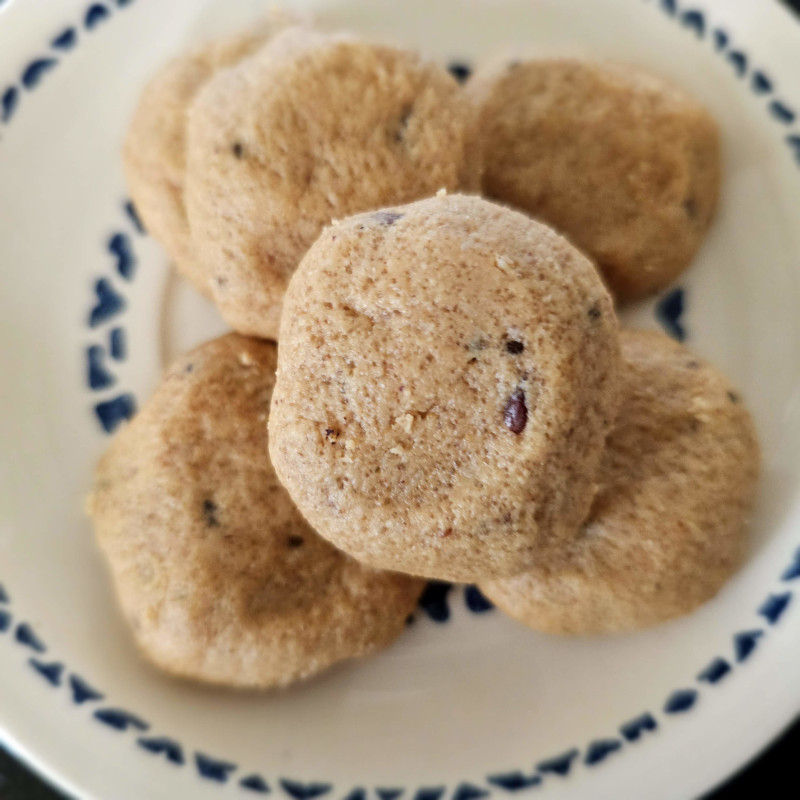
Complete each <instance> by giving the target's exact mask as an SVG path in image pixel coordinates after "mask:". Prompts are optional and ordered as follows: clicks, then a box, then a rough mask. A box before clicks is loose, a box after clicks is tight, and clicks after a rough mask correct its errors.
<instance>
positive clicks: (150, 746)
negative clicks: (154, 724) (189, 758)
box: [136, 736, 184, 766]
mask: <svg viewBox="0 0 800 800" xmlns="http://www.w3.org/2000/svg"><path fill="white" fill-rule="evenodd" d="M136 743H137V744H138V745H139V747H141V748H142V749H143V750H147V751H148V752H149V753H155V754H156V755H163V756H164V757H165V758H166V759H167V761H169V762H171V763H172V764H176V765H178V766H183V763H184V758H183V748H182V747H181V746H180V745H179V744H178V743H177V742H176V741H174V740H173V739H168V738H167V737H166V736H159V737H153V738H148V737H145V736H140V737H139V738H138V739H137V740H136Z"/></svg>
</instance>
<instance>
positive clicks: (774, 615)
mask: <svg viewBox="0 0 800 800" xmlns="http://www.w3.org/2000/svg"><path fill="white" fill-rule="evenodd" d="M791 599H792V593H791V592H786V593H785V594H772V595H770V596H769V597H768V598H767V599H766V600H765V601H764V604H763V605H762V606H761V608H759V609H758V613H759V614H761V616H762V617H764V619H765V620H766V621H767V622H769V624H770V625H774V624H775V623H776V622H777V621H778V620H779V619H780V618H781V617H782V616H783V612H784V611H786V608H787V606H788V605H789V603H790V601H791Z"/></svg>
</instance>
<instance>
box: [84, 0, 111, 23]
mask: <svg viewBox="0 0 800 800" xmlns="http://www.w3.org/2000/svg"><path fill="white" fill-rule="evenodd" d="M110 14H111V12H110V11H109V10H108V9H107V8H106V7H105V6H104V5H103V4H102V3H93V4H92V5H91V6H89V8H88V10H87V11H86V16H85V17H84V20H83V24H84V25H85V26H86V29H87V30H92V29H93V28H96V27H97V26H98V25H99V24H100V23H101V22H104V21H105V20H107V19H108V18H109V16H110Z"/></svg>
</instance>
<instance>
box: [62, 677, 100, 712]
mask: <svg viewBox="0 0 800 800" xmlns="http://www.w3.org/2000/svg"><path fill="white" fill-rule="evenodd" d="M69 686H70V689H72V702H73V703H75V705H76V706H82V705H83V704H84V703H91V702H93V701H95V700H103V699H104V698H105V696H104V695H103V693H102V692H98V691H97V689H95V688H94V687H93V686H91V685H90V684H89V683H88V682H87V681H85V680H84V679H83V678H81V676H80V675H75V674H74V673H73V674H72V675H70V676H69Z"/></svg>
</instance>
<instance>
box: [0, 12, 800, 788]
mask: <svg viewBox="0 0 800 800" xmlns="http://www.w3.org/2000/svg"><path fill="white" fill-rule="evenodd" d="M2 2H3V0H0V3H2ZM133 2H134V0H116V3H115V4H114V5H115V7H116V8H120V9H121V8H124V7H126V6H129V5H131V4H132V3H133ZM658 5H659V7H660V8H661V9H662V10H663V11H664V12H666V14H667V15H669V16H670V17H673V18H675V19H677V20H679V21H680V24H681V26H682V27H684V28H685V29H686V30H687V31H688V32H690V33H693V34H694V35H696V36H697V37H698V38H699V39H704V38H705V34H706V31H707V29H708V19H707V15H706V14H705V13H704V12H703V11H702V10H701V9H699V8H682V7H681V6H679V3H678V2H677V0H659V3H658ZM111 15H112V5H111V3H110V2H109V3H106V4H103V3H93V4H91V5H90V6H88V7H87V10H86V12H85V14H84V17H83V24H84V26H85V27H86V28H87V29H88V30H91V29H94V28H95V27H96V26H98V25H99V24H100V23H101V22H104V21H106V20H108V19H109V18H110V17H111ZM711 41H712V44H713V47H714V48H715V49H716V50H717V51H718V52H720V53H722V54H723V56H724V57H725V58H726V59H727V61H728V63H730V64H731V66H732V67H733V69H734V71H735V72H736V73H737V74H738V75H739V77H742V78H743V77H745V76H746V75H747V74H748V70H749V67H750V65H749V59H748V56H747V54H746V53H745V52H744V51H742V50H741V49H735V50H728V47H729V45H730V41H731V39H730V34H729V33H728V32H727V31H725V30H724V29H722V28H719V27H717V28H714V29H713V31H712V36H711ZM78 42H79V39H78V33H77V30H76V28H74V27H68V28H66V29H64V30H63V31H62V32H61V33H59V34H58V35H56V36H55V37H54V38H53V39H52V40H51V42H50V48H51V49H55V50H58V51H60V52H62V53H66V52H67V51H71V50H73V49H74V48H75V46H76V45H77V44H78ZM58 63H59V61H58V60H57V59H55V58H53V57H52V56H48V55H40V56H39V57H36V58H34V59H33V60H31V61H30V62H29V63H28V65H27V67H26V68H25V69H24V71H23V73H22V75H21V77H20V85H21V86H20V85H9V86H6V87H5V89H3V91H2V94H0V124H4V125H7V124H9V123H10V121H11V119H12V117H14V115H15V113H16V112H17V110H18V107H19V101H20V98H21V91H20V88H21V87H23V88H25V89H26V90H28V91H32V90H34V89H36V88H37V87H38V86H39V85H40V84H41V82H42V80H43V78H44V77H45V76H46V75H47V74H49V73H50V72H51V71H52V70H53V69H54V68H55V67H57V66H58ZM451 71H452V72H453V73H454V74H455V75H456V77H457V78H459V79H465V78H466V77H467V74H468V72H469V67H467V66H466V65H459V64H453V65H451ZM749 85H750V88H751V89H752V91H753V92H754V93H755V94H756V95H770V94H772V92H773V91H774V83H773V81H772V80H771V78H769V77H768V76H767V75H766V74H765V73H764V72H763V71H762V70H758V69H753V71H752V74H751V79H750V83H749ZM766 108H767V112H768V113H769V114H770V115H771V117H772V118H773V119H774V120H775V121H776V122H777V123H778V124H780V125H782V126H791V125H793V124H794V123H795V122H796V117H797V115H796V112H795V110H794V109H793V108H792V107H790V106H789V105H787V104H786V103H785V102H784V101H782V100H781V99H780V98H773V99H772V100H771V101H770V102H769V103H768V104H767V107H766ZM785 141H786V144H787V146H788V147H789V149H790V151H791V153H792V155H793V157H794V158H795V159H796V160H797V162H798V164H800V134H797V133H790V134H789V135H787V136H786V138H785ZM123 207H124V210H125V213H126V214H127V216H128V218H129V220H130V222H131V223H132V224H133V228H134V232H135V233H138V234H140V235H141V234H143V233H144V228H143V226H142V223H141V220H140V219H139V217H138V215H137V214H136V210H135V208H134V207H133V204H132V203H131V202H130V201H126V202H125V204H124V206H123ZM117 236H118V237H119V238H115V237H117ZM109 249H110V251H111V253H112V255H114V256H116V264H115V271H116V273H117V274H118V275H119V276H120V277H122V278H123V279H124V280H126V281H130V280H132V279H133V278H134V276H135V255H134V252H133V247H132V241H131V240H130V237H128V236H127V234H124V233H120V234H115V235H114V237H112V239H111V240H109ZM95 294H96V304H95V305H94V306H93V308H92V311H91V313H90V317H89V325H90V328H97V327H100V326H102V325H103V324H104V323H106V322H108V321H109V320H110V319H112V318H114V317H116V316H118V315H121V314H123V313H124V311H125V308H126V303H125V299H124V297H123V296H122V295H121V294H120V293H119V292H118V290H116V289H115V288H114V286H113V285H112V283H111V281H110V279H109V278H108V277H102V278H99V279H98V281H97V283H96V284H95ZM684 299H685V297H684V291H683V290H682V289H680V288H677V289H674V290H672V292H671V293H670V294H669V295H667V296H666V297H665V298H662V301H661V304H662V305H661V307H660V308H659V309H658V310H657V315H658V317H659V319H660V320H661V322H662V324H663V325H665V327H667V329H668V330H669V331H670V333H671V334H672V335H673V336H675V337H676V338H680V339H683V338H684V337H685V334H686V332H685V329H684V327H683V323H682V320H681V317H682V314H683V312H684ZM109 343H110V344H109V349H108V352H109V354H110V355H111V358H112V359H114V360H116V361H120V360H123V359H124V358H125V357H126V350H127V348H126V343H125V329H124V328H123V327H122V326H121V325H117V326H116V327H115V328H114V329H113V330H112V331H111V332H110V334H109ZM95 346H97V347H99V348H100V349H101V351H103V350H104V347H105V345H104V344H100V343H96V345H95ZM97 359H98V364H100V365H101V366H102V367H103V368H104V369H107V364H104V362H102V360H101V359H100V358H99V355H98V356H97ZM87 383H88V384H89V388H90V389H91V390H102V389H103V388H105V386H104V385H102V384H104V383H105V381H104V380H102V379H101V380H99V381H97V380H96V381H95V383H96V384H97V385H95V386H92V383H93V381H92V379H91V377H89V378H88V380H87ZM95 412H96V414H97V416H98V418H99V419H100V422H101V424H102V426H103V429H104V430H105V431H106V432H108V433H111V432H113V430H114V429H115V428H116V427H117V426H118V425H119V424H120V422H121V421H122V420H123V419H129V418H130V416H132V414H133V413H134V412H135V399H134V398H133V395H131V394H123V395H120V396H119V397H117V398H113V399H112V400H111V401H106V403H100V404H97V405H96V406H95ZM797 578H800V551H798V552H797V553H796V554H795V555H794V558H793V560H792V562H791V563H790V564H789V565H788V566H787V567H786V568H785V570H784V572H783V573H782V575H781V580H782V581H784V582H788V581H793V580H795V579H797ZM452 589H453V587H452V586H451V585H449V584H434V585H432V587H429V590H427V594H428V596H427V598H426V602H425V603H424V604H423V606H422V607H423V610H424V611H425V612H426V613H427V614H428V616H429V617H430V618H431V619H433V620H434V621H437V622H445V621H447V620H448V619H449V618H450V608H449V598H450V595H451V592H452ZM791 598H792V593H791V592H783V593H781V594H771V595H769V596H768V597H767V599H766V600H765V601H764V602H763V603H762V604H761V606H759V608H758V609H757V613H758V614H759V615H760V616H761V617H763V618H764V619H765V620H766V621H767V623H768V624H769V625H775V624H776V623H778V621H779V620H780V618H781V617H782V615H783V614H784V613H785V612H786V610H787V608H789V606H790V601H791ZM464 601H465V604H466V606H467V608H468V609H469V610H470V611H472V612H474V613H483V612H485V611H487V610H488V609H489V608H490V607H491V604H490V603H489V601H488V600H486V598H483V596H482V595H480V593H479V592H478V590H477V589H476V588H475V587H467V588H466V589H465V590H464ZM9 602H10V600H9V598H8V595H7V594H6V592H5V591H4V589H3V587H2V586H0V603H5V604H8V603H9ZM11 627H12V616H11V612H10V610H8V609H6V608H4V609H0V633H2V632H6V631H8V630H10V629H11ZM765 633H766V631H765V630H761V629H754V630H748V631H742V632H739V633H737V634H735V635H734V639H733V647H734V657H735V660H736V662H737V664H741V663H742V662H744V661H746V660H747V659H748V658H749V657H750V656H751V654H752V653H753V652H754V650H755V649H756V647H757V644H758V642H759V641H760V639H761V638H762V637H763V636H764V634H765ZM14 641H15V642H16V643H17V644H18V645H20V646H22V647H24V648H26V649H31V650H34V651H35V652H37V653H44V652H45V651H46V649H47V648H46V646H45V645H44V643H43V642H42V641H41V639H40V638H39V637H38V636H37V635H36V634H35V633H34V631H33V629H32V628H31V626H30V625H29V624H28V623H24V622H23V623H20V624H19V625H17V627H16V629H15V634H14ZM29 663H30V665H31V667H32V668H33V669H35V670H36V671H37V672H38V673H39V674H40V675H41V676H42V677H43V678H44V679H45V680H47V681H48V682H49V683H51V684H52V685H53V686H54V687H60V686H61V685H63V681H62V678H63V674H64V672H65V669H66V668H65V667H64V665H63V664H62V663H61V662H52V663H48V662H43V661H41V660H39V659H35V658H31V659H29ZM732 670H733V666H732V665H731V663H730V661H728V660H726V659H725V658H723V657H721V656H717V657H715V658H714V659H712V660H711V661H710V662H709V664H708V665H707V666H706V668H705V669H703V670H702V671H701V672H700V673H699V674H698V676H697V680H698V682H699V683H706V684H715V683H717V682H718V681H720V680H722V678H723V677H725V676H727V675H728V674H730V673H731V672H732ZM68 684H69V688H70V691H71V692H72V697H73V701H74V702H75V703H76V704H78V705H81V704H84V703H89V702H92V701H99V700H102V699H103V695H102V693H100V692H99V691H97V690H96V689H94V688H93V687H91V686H90V685H89V684H88V683H87V682H86V681H84V680H83V679H82V678H79V677H78V676H77V675H74V674H71V675H70V677H69V681H68ZM698 698H699V693H698V691H697V690H695V689H681V690H678V691H675V692H673V693H672V694H670V695H669V697H668V698H667V700H666V701H665V704H664V713H665V714H670V715H671V714H678V713H686V712H687V711H689V710H691V709H692V708H693V707H694V706H695V705H696V703H697V700H698ZM94 717H95V718H96V719H97V720H98V721H100V722H102V723H103V724H104V725H107V726H108V727H111V728H113V729H115V730H117V731H121V732H124V731H127V730H129V729H132V730H138V731H140V732H144V731H147V730H148V729H149V727H150V726H149V724H148V723H147V722H145V721H144V720H142V719H141V718H140V717H138V716H137V715H135V714H132V713H130V712H128V711H124V710H122V709H116V708H103V709H99V710H97V711H95V712H94ZM658 725H659V723H658V721H657V719H656V717H655V715H654V714H652V713H650V712H644V713H642V714H640V715H639V716H638V717H636V718H634V719H631V720H629V721H628V722H625V723H623V724H622V725H621V726H620V728H619V731H620V733H621V734H622V736H623V738H624V739H625V740H626V741H628V742H631V743H633V742H637V741H639V739H640V738H641V737H642V735H643V734H644V733H645V732H653V731H656V730H657V728H658ZM136 742H137V744H138V745H139V747H141V748H142V749H145V750H148V751H149V752H151V753H156V754H163V755H164V756H165V759H164V760H165V761H169V762H171V763H172V764H174V765H176V766H180V765H183V764H184V763H185V759H184V757H183V748H182V747H181V745H180V744H179V743H178V742H175V741H174V740H172V739H170V738H168V737H163V736H160V737H153V738H147V737H139V738H138V739H136ZM622 747H623V742H622V741H621V740H619V739H611V738H609V739H598V740H595V741H593V742H591V743H589V744H588V745H587V747H586V750H585V751H584V752H583V754H582V755H583V757H582V761H583V763H584V764H586V765H588V766H593V765H596V764H599V763H601V762H602V761H604V760H605V759H606V758H607V756H608V755H610V754H611V753H613V752H616V751H617V750H620V749H621V748H622ZM579 755H581V751H579V750H578V749H573V750H570V751H569V752H568V753H566V754H565V755H564V756H560V757H556V758H555V759H548V760H546V761H544V762H542V763H540V764H539V767H538V769H539V773H543V774H548V772H549V773H550V774H555V775H557V776H560V777H562V778H563V777H566V776H567V775H568V774H569V772H570V770H571V768H572V765H573V764H574V763H577V757H578V756H579ZM566 756H569V759H566ZM559 759H563V762H562V763H561V765H559ZM195 764H196V768H197V772H198V775H200V776H201V777H203V778H206V779H209V780H212V781H216V782H219V783H225V782H226V781H227V779H228V776H229V775H230V774H231V773H232V772H234V771H235V770H236V769H237V766H236V765H235V764H231V763H228V762H224V761H219V760H217V759H213V758H210V757H209V756H206V755H203V754H202V753H195ZM485 780H486V786H478V785H476V784H474V783H466V782H465V783H461V784H459V785H458V787H457V788H456V789H455V791H454V794H453V800H478V798H481V797H485V796H487V795H489V794H490V793H491V789H490V788H489V787H490V786H496V787H498V788H501V789H503V790H504V791H518V790H520V789H523V788H529V787H533V786H536V785H538V784H540V783H541V782H542V777H541V774H537V773H534V774H526V773H525V772H522V771H517V772H508V773H502V774H493V775H490V776H487V777H486V779H485ZM279 784H280V786H281V787H282V788H283V790H284V792H285V793H286V794H287V795H289V796H290V797H293V798H294V799H295V800H313V798H315V797H318V796H321V795H324V794H328V793H329V792H331V791H332V790H333V787H332V785H331V784H328V783H301V782H299V781H293V780H289V779H286V778H284V779H279ZM239 786H241V787H242V788H243V789H246V790H248V791H253V792H259V793H266V792H269V791H270V787H269V785H268V784H267V782H266V781H264V779H263V778H261V776H259V775H256V774H252V775H249V776H247V777H245V778H242V779H241V780H240V781H239ZM374 791H375V794H376V795H377V797H378V798H379V799H380V800H397V798H399V797H400V796H402V795H403V794H404V793H405V789H404V788H391V789H390V788H376V789H375V790H374ZM445 792H446V787H443V786H442V787H427V788H426V787H423V788H420V789H417V790H416V791H415V793H414V796H413V800H441V798H442V797H443V796H444V794H445ZM346 796H347V797H348V800H364V798H365V796H366V789H364V788H362V787H356V788H353V789H351V790H350V792H349V794H347V795H346Z"/></svg>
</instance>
